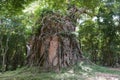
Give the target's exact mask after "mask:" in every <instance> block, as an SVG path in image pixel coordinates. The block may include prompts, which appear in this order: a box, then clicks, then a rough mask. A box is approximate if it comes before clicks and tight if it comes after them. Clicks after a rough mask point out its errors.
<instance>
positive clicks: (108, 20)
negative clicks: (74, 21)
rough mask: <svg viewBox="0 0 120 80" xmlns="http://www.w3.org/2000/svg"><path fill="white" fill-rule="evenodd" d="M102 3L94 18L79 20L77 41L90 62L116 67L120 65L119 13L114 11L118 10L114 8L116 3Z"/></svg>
mask: <svg viewBox="0 0 120 80" xmlns="http://www.w3.org/2000/svg"><path fill="white" fill-rule="evenodd" d="M103 3H104V4H103V5H101V6H99V9H98V14H97V15H96V16H94V17H89V16H87V18H88V19H86V20H84V19H81V20H83V22H82V23H81V24H80V30H79V39H80V43H81V45H82V50H83V52H84V53H85V56H87V57H88V58H89V59H90V60H92V61H93V62H95V63H96V64H102V65H105V66H116V65H117V64H120V61H119V56H120V52H119V50H120V47H119V45H120V43H119V42H120V37H119V34H120V28H119V26H120V23H119V17H120V16H119V14H118V13H120V12H119V11H116V10H115V9H119V7H115V5H116V4H118V2H111V1H110V2H109V1H108V2H103ZM95 17H96V20H93V18H95ZM115 18H116V19H115Z"/></svg>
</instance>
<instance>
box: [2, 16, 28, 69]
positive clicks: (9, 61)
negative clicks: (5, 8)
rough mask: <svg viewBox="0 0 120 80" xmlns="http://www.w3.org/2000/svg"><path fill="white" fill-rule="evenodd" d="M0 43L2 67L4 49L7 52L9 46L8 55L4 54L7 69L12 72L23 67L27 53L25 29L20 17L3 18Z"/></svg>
mask: <svg viewBox="0 0 120 80" xmlns="http://www.w3.org/2000/svg"><path fill="white" fill-rule="evenodd" d="M8 39H9V40H8ZM0 41H1V45H0V47H1V48H0V52H1V53H0V57H1V61H0V65H2V61H3V60H2V57H3V52H2V49H4V50H5V49H6V48H7V46H8V50H7V53H6V54H5V53H4V54H5V64H6V69H7V70H10V69H11V70H12V69H16V68H17V67H20V66H23V64H24V60H25V56H24V55H25V53H26V47H25V44H26V42H25V27H24V26H23V25H22V24H21V19H20V18H18V16H17V17H16V16H14V17H2V18H1V24H0ZM7 41H8V44H7ZM0 68H1V67H0Z"/></svg>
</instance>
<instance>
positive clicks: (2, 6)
mask: <svg viewBox="0 0 120 80" xmlns="http://www.w3.org/2000/svg"><path fill="white" fill-rule="evenodd" d="M32 1H34V0H0V14H6V15H7V16H8V15H13V14H16V13H20V12H21V11H22V10H23V9H24V7H25V5H28V4H29V3H30V2H32Z"/></svg>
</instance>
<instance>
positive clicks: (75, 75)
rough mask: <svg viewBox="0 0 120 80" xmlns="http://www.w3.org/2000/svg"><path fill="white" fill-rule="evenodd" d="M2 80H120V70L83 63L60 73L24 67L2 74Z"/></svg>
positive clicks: (0, 76) (0, 77)
mask: <svg viewBox="0 0 120 80" xmlns="http://www.w3.org/2000/svg"><path fill="white" fill-rule="evenodd" d="M0 80H120V70H119V68H106V67H101V66H97V65H83V64H81V63H80V64H79V65H77V66H73V67H70V68H67V69H63V70H61V71H60V72H51V71H49V72H48V71H47V72H46V71H41V70H39V68H37V67H32V68H28V67H23V68H20V69H17V70H15V71H7V72H5V73H0Z"/></svg>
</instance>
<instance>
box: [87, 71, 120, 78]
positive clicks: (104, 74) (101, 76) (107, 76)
mask: <svg viewBox="0 0 120 80" xmlns="http://www.w3.org/2000/svg"><path fill="white" fill-rule="evenodd" d="M86 80H120V75H113V74H106V73H100V72H97V73H95V76H94V77H89V78H86Z"/></svg>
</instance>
